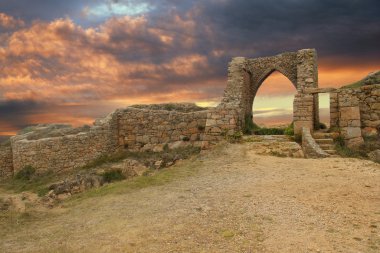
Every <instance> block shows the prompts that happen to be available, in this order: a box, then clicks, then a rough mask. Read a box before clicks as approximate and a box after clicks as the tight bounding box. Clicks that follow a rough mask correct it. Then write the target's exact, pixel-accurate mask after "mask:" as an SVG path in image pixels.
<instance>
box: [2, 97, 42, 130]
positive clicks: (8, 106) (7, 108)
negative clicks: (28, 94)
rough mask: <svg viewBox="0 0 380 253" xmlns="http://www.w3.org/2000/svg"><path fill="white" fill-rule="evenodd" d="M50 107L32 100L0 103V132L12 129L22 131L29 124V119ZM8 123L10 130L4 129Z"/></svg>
mask: <svg viewBox="0 0 380 253" xmlns="http://www.w3.org/2000/svg"><path fill="white" fill-rule="evenodd" d="M47 106H48V105H46V104H43V103H40V102H36V101H32V100H24V101H17V100H10V101H4V102H0V127H1V126H2V128H3V129H0V132H2V131H6V130H12V129H21V128H24V127H26V126H27V125H28V124H29V123H28V122H29V119H28V117H29V116H30V115H33V114H38V113H41V112H43V111H45V110H46V107H47ZM5 122H6V124H7V127H8V128H9V129H4V126H3V124H4V123H5Z"/></svg>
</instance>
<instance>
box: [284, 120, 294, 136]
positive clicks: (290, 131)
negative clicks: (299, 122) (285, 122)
mask: <svg viewBox="0 0 380 253" xmlns="http://www.w3.org/2000/svg"><path fill="white" fill-rule="evenodd" d="M284 134H286V135H289V136H293V135H294V122H292V123H291V124H290V125H289V126H288V127H287V128H285V130H284Z"/></svg>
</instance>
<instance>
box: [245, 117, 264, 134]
mask: <svg viewBox="0 0 380 253" xmlns="http://www.w3.org/2000/svg"><path fill="white" fill-rule="evenodd" d="M257 129H260V127H259V126H258V125H256V124H255V123H254V122H253V121H252V117H251V116H250V115H246V116H245V120H244V127H243V133H244V134H253V132H254V131H255V130H257Z"/></svg>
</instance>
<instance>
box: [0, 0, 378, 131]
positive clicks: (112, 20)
mask: <svg viewBox="0 0 380 253" xmlns="http://www.w3.org/2000/svg"><path fill="white" fill-rule="evenodd" d="M7 2H8V3H0V10H1V11H0V69H1V71H0V135H12V134H15V133H16V132H17V131H18V130H19V129H21V128H23V127H25V126H28V125H30V124H37V123H56V122H58V123H70V124H73V125H74V126H79V125H83V124H90V123H91V122H92V121H93V120H94V119H95V118H98V117H102V116H105V115H107V114H108V113H110V112H112V111H113V110H115V109H117V108H121V107H126V106H128V105H132V104H139V103H144V104H148V103H167V102H195V103H197V104H198V105H202V106H215V105H217V104H218V103H219V101H220V99H221V97H222V95H223V89H224V88H225V86H226V81H227V67H228V62H229V61H230V60H231V58H232V57H235V56H245V57H248V58H253V57H260V56H266V55H274V54H277V53H281V52H285V51H296V50H298V49H301V48H316V49H317V51H318V57H319V86H320V87H340V86H342V85H345V84H348V83H352V82H354V81H357V80H359V79H361V78H363V77H364V76H366V75H367V74H368V73H369V72H372V71H375V70H379V69H380V57H379V56H380V49H379V46H378V41H379V38H380V18H379V15H378V12H376V11H375V10H376V8H373V6H378V2H377V1H375V0H368V1H336V2H334V4H335V5H336V6H335V8H333V9H330V8H329V6H327V5H326V4H327V3H321V2H320V1H305V2H303V1H281V4H278V2H277V1H275V2H273V1H243V0H238V1H232V0H226V1H214V0H210V1H190V2H189V1H187V2H186V1H185V2H186V3H185V2H181V1H166V0H162V1H131V0H120V1H107V0H104V1H102V0H97V1H83V0H78V1H58V0H53V1H26V0H21V1H7ZM16 2H17V3H16ZM32 2H33V3H32ZM273 4H278V8H271V5H273ZM301 10H302V11H301ZM226 13H228V15H226ZM316 13H318V14H316ZM353 31H355V32H353ZM294 94H295V89H294V87H292V85H291V83H290V82H289V80H287V79H286V77H284V76H282V75H281V74H279V73H275V74H273V75H271V76H270V77H269V78H268V79H267V81H265V83H264V84H263V86H262V87H261V89H260V90H259V94H258V97H257V98H256V101H255V105H254V110H255V112H256V118H257V119H258V121H259V122H260V123H268V124H271V123H273V122H282V121H284V122H285V121H286V122H288V121H289V115H290V116H291V114H292V99H293V96H294ZM321 101H322V102H321V112H322V114H323V112H325V113H327V112H328V110H327V109H328V103H327V101H328V98H325V97H324V98H321ZM326 115H327V114H326Z"/></svg>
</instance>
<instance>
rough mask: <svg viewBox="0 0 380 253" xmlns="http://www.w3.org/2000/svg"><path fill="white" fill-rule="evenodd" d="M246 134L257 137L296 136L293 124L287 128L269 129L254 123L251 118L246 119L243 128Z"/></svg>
mask: <svg viewBox="0 0 380 253" xmlns="http://www.w3.org/2000/svg"><path fill="white" fill-rule="evenodd" d="M243 133H244V134H248V135H251V134H255V135H289V136H293V135H294V124H293V122H292V123H291V124H290V125H289V126H288V127H286V128H273V127H272V128H268V127H260V126H258V125H257V124H256V123H254V122H253V121H252V119H251V117H250V116H247V117H246V118H245V124H244V128H243Z"/></svg>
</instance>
